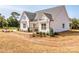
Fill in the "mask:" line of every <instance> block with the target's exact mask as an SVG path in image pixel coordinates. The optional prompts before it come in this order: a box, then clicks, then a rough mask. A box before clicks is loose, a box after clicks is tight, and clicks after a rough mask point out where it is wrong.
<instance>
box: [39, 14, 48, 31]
mask: <svg viewBox="0 0 79 59" xmlns="http://www.w3.org/2000/svg"><path fill="white" fill-rule="evenodd" d="M41 19H42V20H41V21H38V25H39V28H38V29H39V32H49V19H48V18H47V17H46V16H45V15H43V16H42V18H41ZM43 23H46V30H42V29H41V24H43Z"/></svg>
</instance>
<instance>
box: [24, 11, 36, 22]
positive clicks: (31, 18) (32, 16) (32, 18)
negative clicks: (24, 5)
mask: <svg viewBox="0 0 79 59" xmlns="http://www.w3.org/2000/svg"><path fill="white" fill-rule="evenodd" d="M24 13H25V14H26V15H27V17H28V18H29V19H30V21H32V20H34V18H35V16H36V14H35V13H31V12H26V11H24Z"/></svg>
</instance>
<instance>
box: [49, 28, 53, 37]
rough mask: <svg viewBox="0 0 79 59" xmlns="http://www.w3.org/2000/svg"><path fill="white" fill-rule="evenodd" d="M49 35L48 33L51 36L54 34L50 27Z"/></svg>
mask: <svg viewBox="0 0 79 59" xmlns="http://www.w3.org/2000/svg"><path fill="white" fill-rule="evenodd" d="M49 35H50V36H51V37H53V36H54V32H53V29H50V32H49Z"/></svg>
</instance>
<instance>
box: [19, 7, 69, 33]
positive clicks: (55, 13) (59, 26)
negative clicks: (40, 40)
mask: <svg viewBox="0 0 79 59" xmlns="http://www.w3.org/2000/svg"><path fill="white" fill-rule="evenodd" d="M69 23H70V20H69V17H68V14H67V12H66V9H65V6H58V7H54V8H49V9H44V10H40V11H37V12H35V13H32V12H27V11H24V12H23V13H22V15H21V18H20V30H21V31H28V28H29V29H30V30H32V31H36V30H38V31H39V32H49V31H50V28H51V29H53V30H54V32H63V31H67V30H69V29H70V27H69Z"/></svg>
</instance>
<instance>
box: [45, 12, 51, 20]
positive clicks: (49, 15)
mask: <svg viewBox="0 0 79 59" xmlns="http://www.w3.org/2000/svg"><path fill="white" fill-rule="evenodd" d="M44 14H45V15H46V16H47V17H48V18H49V19H50V20H51V19H52V15H51V14H48V13H44Z"/></svg>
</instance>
